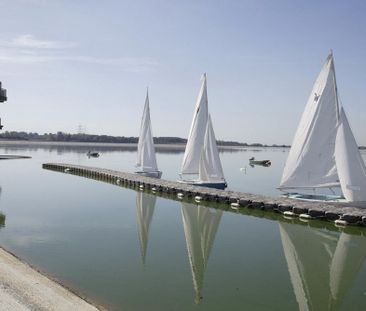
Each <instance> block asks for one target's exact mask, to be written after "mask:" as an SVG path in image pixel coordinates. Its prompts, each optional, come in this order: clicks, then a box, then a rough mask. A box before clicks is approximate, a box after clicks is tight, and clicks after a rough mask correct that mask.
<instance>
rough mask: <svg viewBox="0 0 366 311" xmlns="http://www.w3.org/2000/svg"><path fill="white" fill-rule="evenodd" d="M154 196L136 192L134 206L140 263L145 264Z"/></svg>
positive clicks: (154, 201)
mask: <svg viewBox="0 0 366 311" xmlns="http://www.w3.org/2000/svg"><path fill="white" fill-rule="evenodd" d="M155 203H156V196H155V195H151V194H148V193H144V192H137V197H136V208H137V222H138V232H139V240H140V250H141V258H142V263H143V264H145V259H146V251H147V243H148V240H149V229H150V223H151V220H152V217H153V214H154V209H155Z"/></svg>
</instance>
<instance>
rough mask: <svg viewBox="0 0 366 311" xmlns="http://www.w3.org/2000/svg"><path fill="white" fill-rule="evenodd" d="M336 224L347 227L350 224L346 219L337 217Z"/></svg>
mask: <svg viewBox="0 0 366 311" xmlns="http://www.w3.org/2000/svg"><path fill="white" fill-rule="evenodd" d="M334 224H335V225H336V226H337V227H345V226H347V225H348V222H347V221H345V220H342V219H337V220H336V221H334Z"/></svg>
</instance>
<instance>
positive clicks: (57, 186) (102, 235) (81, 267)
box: [0, 146, 366, 310]
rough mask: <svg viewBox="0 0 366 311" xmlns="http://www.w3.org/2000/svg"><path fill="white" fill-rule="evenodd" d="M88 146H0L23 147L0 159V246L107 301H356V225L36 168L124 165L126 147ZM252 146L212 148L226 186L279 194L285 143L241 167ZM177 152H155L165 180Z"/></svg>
mask: <svg viewBox="0 0 366 311" xmlns="http://www.w3.org/2000/svg"><path fill="white" fill-rule="evenodd" d="M99 151H100V152H101V157H100V158H98V159H88V158H87V157H86V156H85V148H77V147H73V148H65V147H52V148H51V147H42V148H39V147H34V146H33V147H29V146H28V147H22V146H18V147H2V148H0V153H11V154H27V155H31V156H33V158H32V159H30V160H9V161H0V171H1V175H0V176H1V177H0V186H1V195H0V212H1V213H2V214H3V215H5V216H4V217H1V216H0V245H3V246H5V247H6V248H7V249H9V250H11V251H13V252H15V253H16V254H17V255H18V256H20V257H21V258H24V259H25V260H26V261H28V262H30V263H31V264H32V265H34V266H36V267H37V268H39V269H41V270H42V271H44V272H46V273H47V274H49V275H51V276H53V277H56V278H58V279H60V280H61V281H62V282H64V283H65V284H67V285H68V286H70V287H72V288H73V289H75V290H77V291H79V292H81V293H82V294H83V295H86V296H87V297H90V298H91V299H92V300H94V301H96V302H98V303H99V304H101V305H103V306H105V307H107V308H109V309H110V310H366V267H365V257H366V238H365V236H366V231H365V230H364V229H359V228H347V229H345V230H342V229H338V228H336V227H335V226H334V225H333V224H327V223H325V222H319V221H312V222H310V223H304V222H301V221H299V220H295V221H290V220H286V219H284V218H283V217H282V216H280V215H277V214H272V213H265V212H260V211H253V210H245V211H244V214H239V213H236V212H234V211H230V210H229V209H228V207H227V206H218V205H211V206H210V207H204V206H199V205H197V204H192V203H187V202H185V203H183V202H179V201H176V200H169V199H166V198H162V197H156V196H153V195H151V194H148V193H143V192H136V191H134V190H131V189H126V188H123V187H117V186H114V185H110V184H106V183H103V182H98V181H94V180H91V179H86V178H82V177H78V176H73V175H70V174H63V173H57V172H53V171H48V170H43V169H42V168H41V164H42V163H44V162H68V163H74V164H80V165H90V166H100V167H108V168H113V169H120V170H129V171H131V170H133V168H132V166H133V163H134V159H135V153H134V151H133V150H120V149H117V150H114V149H108V148H107V149H103V148H101V149H100V150H99ZM253 152H254V151H250V150H249V151H248V150H247V151H244V152H226V153H222V154H221V157H222V159H223V167H224V171H225V173H226V178H227V180H228V183H229V187H231V188H232V189H235V190H241V191H248V192H256V193H263V194H266V195H273V196H274V195H278V194H277V192H276V190H275V187H276V185H277V183H278V182H279V178H280V174H281V170H282V167H283V163H284V161H285V159H286V156H287V151H286V150H285V151H282V150H281V151H279V150H267V151H262V152H260V151H257V152H256V153H255V155H256V157H257V158H259V157H262V158H269V159H271V160H272V162H274V164H273V166H272V167H270V168H258V169H257V168H254V169H252V168H250V167H247V168H246V174H244V173H243V170H240V168H243V167H244V166H245V164H246V163H247V159H248V158H249V157H250V156H251V155H252V153H253ZM182 156H183V154H182V153H177V152H164V153H158V161H159V164H160V167H161V169H162V170H163V172H164V173H163V174H164V175H163V177H165V178H168V179H173V178H174V179H175V178H176V172H177V171H178V169H179V164H180V161H181V158H182ZM261 185H263V187H260V186H261ZM254 188H255V190H256V191H251V190H252V189H254ZM225 209H226V210H225ZM4 218H5V219H4ZM2 223H4V226H3V227H1V225H2Z"/></svg>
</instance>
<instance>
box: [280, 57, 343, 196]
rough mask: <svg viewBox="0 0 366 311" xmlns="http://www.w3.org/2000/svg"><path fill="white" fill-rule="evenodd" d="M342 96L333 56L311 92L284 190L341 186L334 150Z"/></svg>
mask: <svg viewBox="0 0 366 311" xmlns="http://www.w3.org/2000/svg"><path fill="white" fill-rule="evenodd" d="M337 124H338V95H337V86H336V79H335V71H334V64H333V56H332V54H331V55H329V56H328V58H327V60H326V62H325V64H324V66H323V68H322V70H321V72H320V74H319V76H318V78H317V80H316V81H315V84H314V86H313V89H312V91H311V93H310V97H309V99H308V102H307V104H306V107H305V110H304V112H303V115H302V117H301V121H300V124H299V126H298V128H297V131H296V134H295V138H294V140H293V143H292V147H291V150H290V153H289V156H288V159H287V162H286V166H285V169H284V172H283V176H282V180H281V184H280V187H279V188H280V189H281V188H282V189H284V188H318V187H330V186H335V185H339V182H338V174H337V169H336V163H335V157H334V151H335V138H336V134H337Z"/></svg>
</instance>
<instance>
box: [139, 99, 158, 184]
mask: <svg viewBox="0 0 366 311" xmlns="http://www.w3.org/2000/svg"><path fill="white" fill-rule="evenodd" d="M136 167H138V169H139V170H138V171H136V172H135V173H136V174H141V175H144V176H148V177H155V178H160V177H161V175H162V172H161V171H159V170H158V164H157V163H156V155H155V147H154V141H153V135H152V130H151V120H150V106H149V92H147V93H146V100H145V107H144V112H143V114H142V120H141V128H140V136H139V142H138V145H137V163H136Z"/></svg>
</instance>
